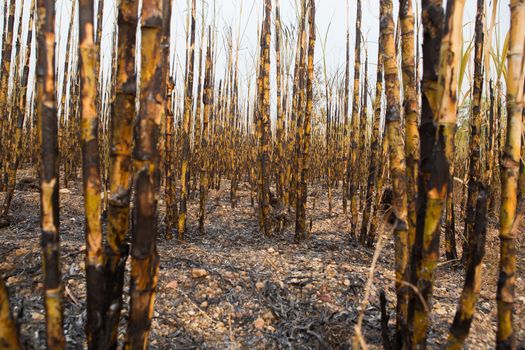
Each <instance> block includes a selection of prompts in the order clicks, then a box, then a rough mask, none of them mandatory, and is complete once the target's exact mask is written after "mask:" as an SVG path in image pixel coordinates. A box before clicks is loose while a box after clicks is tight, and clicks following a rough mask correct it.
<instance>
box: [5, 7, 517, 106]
mask: <svg viewBox="0 0 525 350" xmlns="http://www.w3.org/2000/svg"><path fill="white" fill-rule="evenodd" d="M11 1H14V0H11ZM30 1H31V0H23V2H24V14H25V15H24V19H23V20H22V23H24V36H25V33H26V32H27V28H25V27H27V18H28V15H27V9H28V8H29V4H30ZM493 1H494V0H487V4H486V7H487V16H486V20H487V22H489V21H490V13H491V8H492V3H493ZM95 2H96V0H95ZM205 2H206V4H205V18H206V25H210V24H213V23H215V28H216V31H217V37H218V39H219V40H218V42H219V53H218V54H219V57H218V61H217V77H216V78H217V79H220V78H222V77H223V75H224V70H225V62H226V53H225V47H224V43H225V41H224V37H225V33H226V29H227V28H228V27H231V28H232V30H233V41H234V43H236V42H237V38H238V35H239V33H240V38H241V40H240V57H239V70H240V79H241V80H240V83H241V86H240V89H241V94H244V96H245V95H246V91H244V92H243V89H244V90H246V86H247V82H248V81H250V82H253V80H254V72H255V66H254V62H255V59H254V57H255V55H256V52H257V46H258V38H257V28H258V26H259V24H260V22H261V17H262V4H263V1H261V0H206V1H205ZM280 2H281V17H282V22H283V27H284V26H291V27H296V23H297V20H296V8H297V5H296V3H297V2H298V0H280ZM5 3H6V1H2V5H0V6H1V7H0V9H1V11H2V12H1V14H2V16H1V18H0V26H1V28H3V25H4V21H5V7H4V6H5ZM274 3H275V1H274ZM316 4H317V15H316V26H317V38H318V40H317V44H316V65H322V57H323V51H322V41H324V38H325V35H326V38H327V42H326V60H327V65H328V71H329V72H335V71H337V70H339V69H342V67H343V66H344V60H345V37H346V30H347V25H348V26H349V29H350V43H351V50H350V60H351V62H352V65H353V61H354V57H353V55H354V48H353V46H354V41H355V37H354V34H355V12H356V11H355V6H356V5H355V0H348V2H347V1H346V0H317V2H316ZM347 4H348V6H347ZM397 4H398V1H396V0H394V18H396V17H397V11H398V6H397ZM508 4H509V0H500V1H499V4H498V5H499V6H498V7H499V14H498V16H497V21H498V23H497V27H498V30H496V32H495V34H499V36H500V38H499V42H500V45H501V42H502V41H503V38H504V36H505V34H506V32H507V30H508V27H509V22H510V20H509V18H510V17H509V7H508ZM95 6H97V5H96V4H95ZM188 6H189V0H173V12H172V45H173V47H174V50H175V75H176V80H177V84H178V86H179V89H180V88H181V84H182V81H183V76H184V73H183V67H184V64H185V62H184V59H185V46H186V45H185V36H186V34H185V24H186V15H187V11H188ZM71 7H72V0H57V1H56V21H57V40H58V56H57V61H58V62H57V67H58V71H59V79H58V80H59V81H61V79H62V74H63V62H64V56H65V44H66V43H65V41H66V37H67V33H68V26H69V18H70V12H71ZM214 8H215V13H216V16H214ZM347 9H348V10H347ZM20 10H21V9H20V6H17V16H19V13H20ZM414 11H419V1H414ZM475 11H476V0H466V7H465V14H464V21H463V23H464V41H465V45H467V44H468V42H469V41H471V40H472V37H473V32H474V30H473V29H474V20H475ZM197 12H198V13H197V35H196V40H197V43H196V47H197V50H198V48H199V47H200V30H201V13H202V0H197ZM17 18H18V17H17ZM114 19H115V0H105V3H104V19H103V37H102V56H103V62H105V67H106V69H105V70H106V71H108V70H109V66H110V64H109V63H110V55H111V41H112V31H113V28H114ZM272 20H273V16H272ZM17 27H18V20H17V21H16V23H15V33H16V28H17ZM378 27H379V0H363V20H362V33H363V36H364V39H365V43H366V50H367V51H368V57H369V63H370V67H369V70H368V75H369V77H370V80H371V82H373V80H374V78H375V62H376V57H377V36H378ZM272 29H273V27H272ZM75 35H78V34H77V32H76V31H75ZM273 35H274V33H272V45H273ZM496 39H497V38H496V37H495V38H494V40H496ZM23 43H25V39H24V41H23ZM22 46H23V45H22ZM294 46H295V44H294ZM23 50H25V48H23ZM362 51H363V53H364V51H365V48H364V49H363V50H362ZM197 53H198V51H196V58H197V57H198V56H197ZM274 54H275V53H274V51H273V46H272V69H274V66H275V56H274ZM363 57H364V56H363ZM363 61H364V59H363ZM103 66H104V65H103ZM196 69H197V63H196ZM470 70H471V69H470ZM351 72H353V70H351ZM330 74H331V73H329V75H330ZM196 78H197V76H196ZM196 78H195V79H196ZM351 81H352V80H351ZM466 81H468V80H467V79H466ZM243 82H244V83H243ZM195 85H197V84H195ZM272 85H273V84H272ZM369 86H370V87H371V88H373V86H374V85H373V84H372V83H371V84H369ZM273 90H274V89H273ZM252 94H253V89H252Z"/></svg>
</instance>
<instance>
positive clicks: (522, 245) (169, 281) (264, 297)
mask: <svg viewBox="0 0 525 350" xmlns="http://www.w3.org/2000/svg"><path fill="white" fill-rule="evenodd" d="M2 195H3V194H0V197H2ZM238 196H239V202H238V205H237V207H236V208H234V209H232V208H231V206H230V201H229V184H228V183H227V182H223V184H222V188H221V190H212V191H210V194H209V201H208V203H207V220H206V232H205V233H204V234H201V233H199V231H198V224H197V213H198V200H197V199H192V200H191V202H190V205H189V210H188V212H189V218H188V223H189V226H188V229H189V235H188V237H187V240H186V242H178V241H176V240H172V241H166V240H165V239H164V226H163V225H162V224H161V225H160V227H159V231H160V235H159V239H158V251H159V255H160V259H161V260H160V277H159V285H158V288H157V298H156V303H155V313H154V317H153V321H152V327H151V328H152V329H151V334H150V344H151V346H150V348H151V349H281V348H282V349H348V348H350V347H351V337H352V335H353V329H354V325H355V322H356V319H357V315H358V313H359V310H360V304H361V301H362V299H363V294H364V286H365V284H366V282H367V279H368V277H367V276H368V272H369V269H370V264H371V261H372V256H373V253H374V250H373V249H371V248H367V247H363V246H361V245H360V244H358V243H357V242H356V241H355V240H354V239H352V238H351V237H350V235H349V233H348V232H349V230H350V228H349V220H348V218H347V217H346V216H345V215H344V214H343V212H342V205H341V201H340V192H337V191H335V192H334V209H333V211H332V214H331V215H329V213H328V200H327V198H326V193H325V192H324V191H318V192H317V193H316V200H315V202H316V208H315V211H314V210H313V209H312V207H311V205H312V202H313V198H312V197H310V199H309V203H308V208H307V210H308V213H307V215H308V220H310V219H311V221H312V227H311V234H310V237H309V239H308V240H307V241H306V242H304V243H300V244H296V243H294V241H293V225H291V224H288V225H286V226H285V227H284V229H283V231H282V232H281V233H278V234H275V235H274V236H273V237H271V238H267V237H264V236H262V235H261V234H259V231H258V221H257V213H256V211H255V210H256V209H255V208H253V207H251V205H250V191H249V188H248V187H247V186H245V185H242V186H241V188H240V190H239V192H238ZM159 207H160V213H159V220H160V222H161V223H162V221H163V218H164V203H163V200H162V196H161V200H160V201H159ZM60 220H61V221H60V225H61V226H60V233H61V266H62V278H63V281H64V307H65V310H64V313H65V333H66V338H67V343H68V348H70V349H82V348H84V347H85V345H84V343H85V336H84V325H85V320H86V312H85V309H86V305H85V280H84V277H85V276H84V254H85V243H84V228H83V227H84V225H83V223H84V219H83V204H82V189H81V183H80V182H75V183H74V184H73V185H71V186H70V187H69V188H68V189H62V190H61V193H60ZM290 221H292V222H293V220H290ZM461 221H462V218H461V217H457V222H458V223H457V225H458V232H461V231H462V230H461V229H460V227H462V223H461ZM489 221H490V224H491V227H490V229H489V232H488V238H487V246H486V256H485V259H484V273H483V282H482V291H481V295H480V298H479V301H478V303H477V307H476V314H475V319H474V322H473V324H472V327H471V332H470V336H469V338H468V340H467V346H468V349H490V348H493V347H494V341H495V331H496V281H497V273H498V259H499V240H498V231H497V227H496V224H497V221H496V219H495V218H491V220H489ZM387 231H390V229H388V228H387V229H385V232H384V234H385V237H387V238H386V242H385V245H384V248H383V250H382V252H381V254H380V257H379V259H378V265H377V268H376V271H375V274H374V280H373V284H372V288H371V293H370V298H369V302H370V303H369V305H368V306H367V308H366V312H365V316H364V322H363V334H364V336H365V338H366V341H367V343H368V345H369V348H371V349H379V348H381V336H380V334H381V333H380V331H381V329H380V311H379V290H380V289H382V288H384V289H385V290H386V293H387V297H388V301H389V303H388V308H389V313H390V329H391V331H392V330H393V329H394V319H395V317H394V302H395V293H394V282H393V279H394V270H393V268H394V256H393V239H392V237H391V232H387ZM39 235H40V231H39V194H38V184H37V182H36V180H35V179H34V176H33V175H32V173H31V172H29V171H21V172H20V174H19V176H18V185H17V189H16V194H15V197H14V200H13V203H12V208H11V214H10V216H9V225H8V226H6V227H4V228H2V229H0V236H1V237H2V244H1V245H0V274H1V275H2V276H3V277H4V280H5V281H6V282H7V285H8V288H9V292H10V299H11V305H12V309H13V312H14V314H15V315H16V317H17V321H18V323H19V325H20V333H21V337H22V339H23V342H24V344H25V348H26V349H42V348H44V347H45V345H44V344H45V329H44V310H43V299H42V272H41V257H40V245H39ZM458 240H459V238H458ZM458 246H459V247H460V242H459V241H458ZM517 252H518V274H517V278H516V302H515V329H516V333H517V343H518V347H520V345H521V346H522V347H523V346H525V283H524V279H525V272H524V270H525V269H524V268H525V238H524V236H523V234H520V235H519V237H518V239H517ZM127 271H128V273H129V262H128V270H127ZM436 278H437V280H436V283H435V289H434V299H433V313H432V316H431V323H432V325H431V330H430V335H429V345H430V346H429V348H432V349H435V348H440V347H441V346H442V344H443V343H444V342H445V340H446V336H447V332H448V329H449V326H450V324H451V322H452V320H453V317H454V312H455V309H456V305H457V301H458V298H459V295H460V292H461V288H462V286H463V279H464V269H463V268H462V267H461V266H460V265H459V264H458V263H457V262H446V261H445V259H444V257H442V258H441V260H440V264H439V266H438V269H437V276H436ZM127 292H128V284H126V287H125V297H124V299H125V306H124V310H123V317H122V324H121V326H122V327H121V334H120V338H121V340H123V339H124V336H125V322H126V318H127V316H128V302H129V297H128V293H127Z"/></svg>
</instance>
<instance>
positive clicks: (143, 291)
mask: <svg viewBox="0 0 525 350" xmlns="http://www.w3.org/2000/svg"><path fill="white" fill-rule="evenodd" d="M162 10H163V2H162V0H145V1H143V4H142V14H141V35H142V37H141V39H142V47H141V67H140V68H141V69H140V90H141V94H140V107H139V113H138V116H137V118H136V120H135V126H134V137H135V147H134V149H133V168H134V170H135V175H134V180H133V181H134V188H135V190H136V195H135V200H134V206H133V216H132V231H131V232H132V237H131V244H132V245H131V282H130V284H131V288H130V294H131V301H130V312H129V320H128V332H127V339H126V346H125V348H126V349H131V350H132V349H146V348H147V347H148V335H149V331H150V327H151V319H152V317H153V308H154V302H155V291H156V288H157V281H158V272H159V255H158V252H157V244H156V239H157V196H158V193H159V187H160V169H159V150H158V146H157V143H158V137H159V133H160V124H161V116H162V113H164V102H165V93H166V91H165V87H164V86H163V85H164V83H165V77H164V76H163V74H162V73H163V67H162V66H163V64H166V60H167V57H163V56H162V55H161V53H162V48H161V38H162V29H163V11H162Z"/></svg>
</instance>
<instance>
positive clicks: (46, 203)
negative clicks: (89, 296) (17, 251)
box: [37, 0, 66, 350]
mask: <svg viewBox="0 0 525 350" xmlns="http://www.w3.org/2000/svg"><path fill="white" fill-rule="evenodd" d="M37 7H38V27H37V36H38V69H37V79H38V91H37V101H38V113H39V118H38V119H39V121H40V123H39V124H40V125H39V131H40V136H39V139H40V145H41V150H40V151H41V153H40V158H41V161H40V205H41V207H40V228H41V232H42V235H41V240H40V242H41V246H42V265H43V266H42V270H43V274H44V306H45V310H46V332H47V337H46V340H47V341H46V342H47V347H48V348H49V349H53V350H54V349H65V347H66V342H65V338H64V330H63V316H62V282H61V277H60V261H59V253H60V246H59V194H58V193H59V192H58V189H59V177H58V170H59V169H58V167H59V163H58V130H57V126H58V120H57V108H56V98H55V52H54V51H55V34H54V33H55V3H54V2H53V1H45V0H38V2H37Z"/></svg>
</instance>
